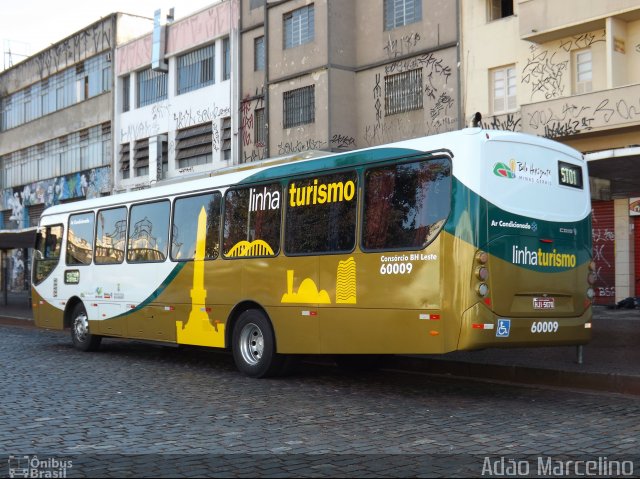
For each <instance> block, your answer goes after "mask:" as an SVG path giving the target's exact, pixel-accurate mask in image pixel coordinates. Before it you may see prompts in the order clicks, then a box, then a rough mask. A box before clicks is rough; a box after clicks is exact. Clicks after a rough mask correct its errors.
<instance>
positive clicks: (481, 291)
mask: <svg viewBox="0 0 640 479" xmlns="http://www.w3.org/2000/svg"><path fill="white" fill-rule="evenodd" d="M476 293H478V296H482V297H483V298H484V297H485V296H486V295H487V294H489V286H487V283H480V284H479V285H478V286H477V287H476Z"/></svg>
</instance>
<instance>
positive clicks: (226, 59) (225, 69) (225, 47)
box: [222, 37, 231, 80]
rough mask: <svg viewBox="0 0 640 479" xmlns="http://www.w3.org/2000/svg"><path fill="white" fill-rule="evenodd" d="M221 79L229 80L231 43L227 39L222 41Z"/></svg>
mask: <svg viewBox="0 0 640 479" xmlns="http://www.w3.org/2000/svg"><path fill="white" fill-rule="evenodd" d="M222 54H223V55H224V56H223V57H222V79H223V80H228V79H229V78H231V43H230V42H229V37H227V38H225V39H224V40H222Z"/></svg>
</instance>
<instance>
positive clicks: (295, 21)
mask: <svg viewBox="0 0 640 479" xmlns="http://www.w3.org/2000/svg"><path fill="white" fill-rule="evenodd" d="M283 21H284V48H285V49H286V48H293V47H297V46H298V45H303V44H305V43H309V42H312V41H313V40H314V38H315V31H314V7H313V4H311V5H307V6H306V7H302V8H299V9H297V10H294V11H292V12H289V13H286V14H285V15H284V17H283Z"/></svg>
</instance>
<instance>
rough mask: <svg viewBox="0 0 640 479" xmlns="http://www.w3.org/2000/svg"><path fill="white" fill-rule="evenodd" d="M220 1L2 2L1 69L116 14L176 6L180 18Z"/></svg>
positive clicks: (150, 12) (147, 12)
mask: <svg viewBox="0 0 640 479" xmlns="http://www.w3.org/2000/svg"><path fill="white" fill-rule="evenodd" d="M213 3H217V0H180V1H179V2H178V1H177V0H0V46H1V47H2V58H0V70H3V69H5V68H8V67H9V66H10V63H9V61H10V58H9V55H8V52H9V51H11V60H13V64H14V65H15V64H16V63H18V62H19V61H21V60H23V59H24V58H25V57H24V56H23V55H33V54H35V53H38V52H40V51H42V50H44V49H45V48H47V47H48V46H49V45H51V44H52V43H56V42H58V41H60V40H62V39H63V38H66V37H68V36H69V35H71V34H73V33H75V32H77V31H79V30H82V29H83V28H84V27H86V26H88V25H90V24H92V23H94V22H96V21H98V20H100V18H102V17H105V16H107V15H109V14H110V13H113V12H124V13H131V14H134V15H141V16H144V17H149V18H153V12H154V11H155V10H156V9H158V8H166V9H168V8H171V7H175V18H176V19H179V18H182V17H184V16H187V15H189V14H191V13H193V12H195V11H198V10H200V9H202V8H204V7H206V6H208V5H211V4H213Z"/></svg>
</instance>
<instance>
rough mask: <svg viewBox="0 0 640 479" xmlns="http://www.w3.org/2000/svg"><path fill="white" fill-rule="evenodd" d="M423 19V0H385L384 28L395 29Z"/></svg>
mask: <svg viewBox="0 0 640 479" xmlns="http://www.w3.org/2000/svg"><path fill="white" fill-rule="evenodd" d="M420 20H422V0H384V29H385V30H393V29H394V28H398V27H402V26H403V25H408V24H410V23H415V22H419V21H420Z"/></svg>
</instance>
